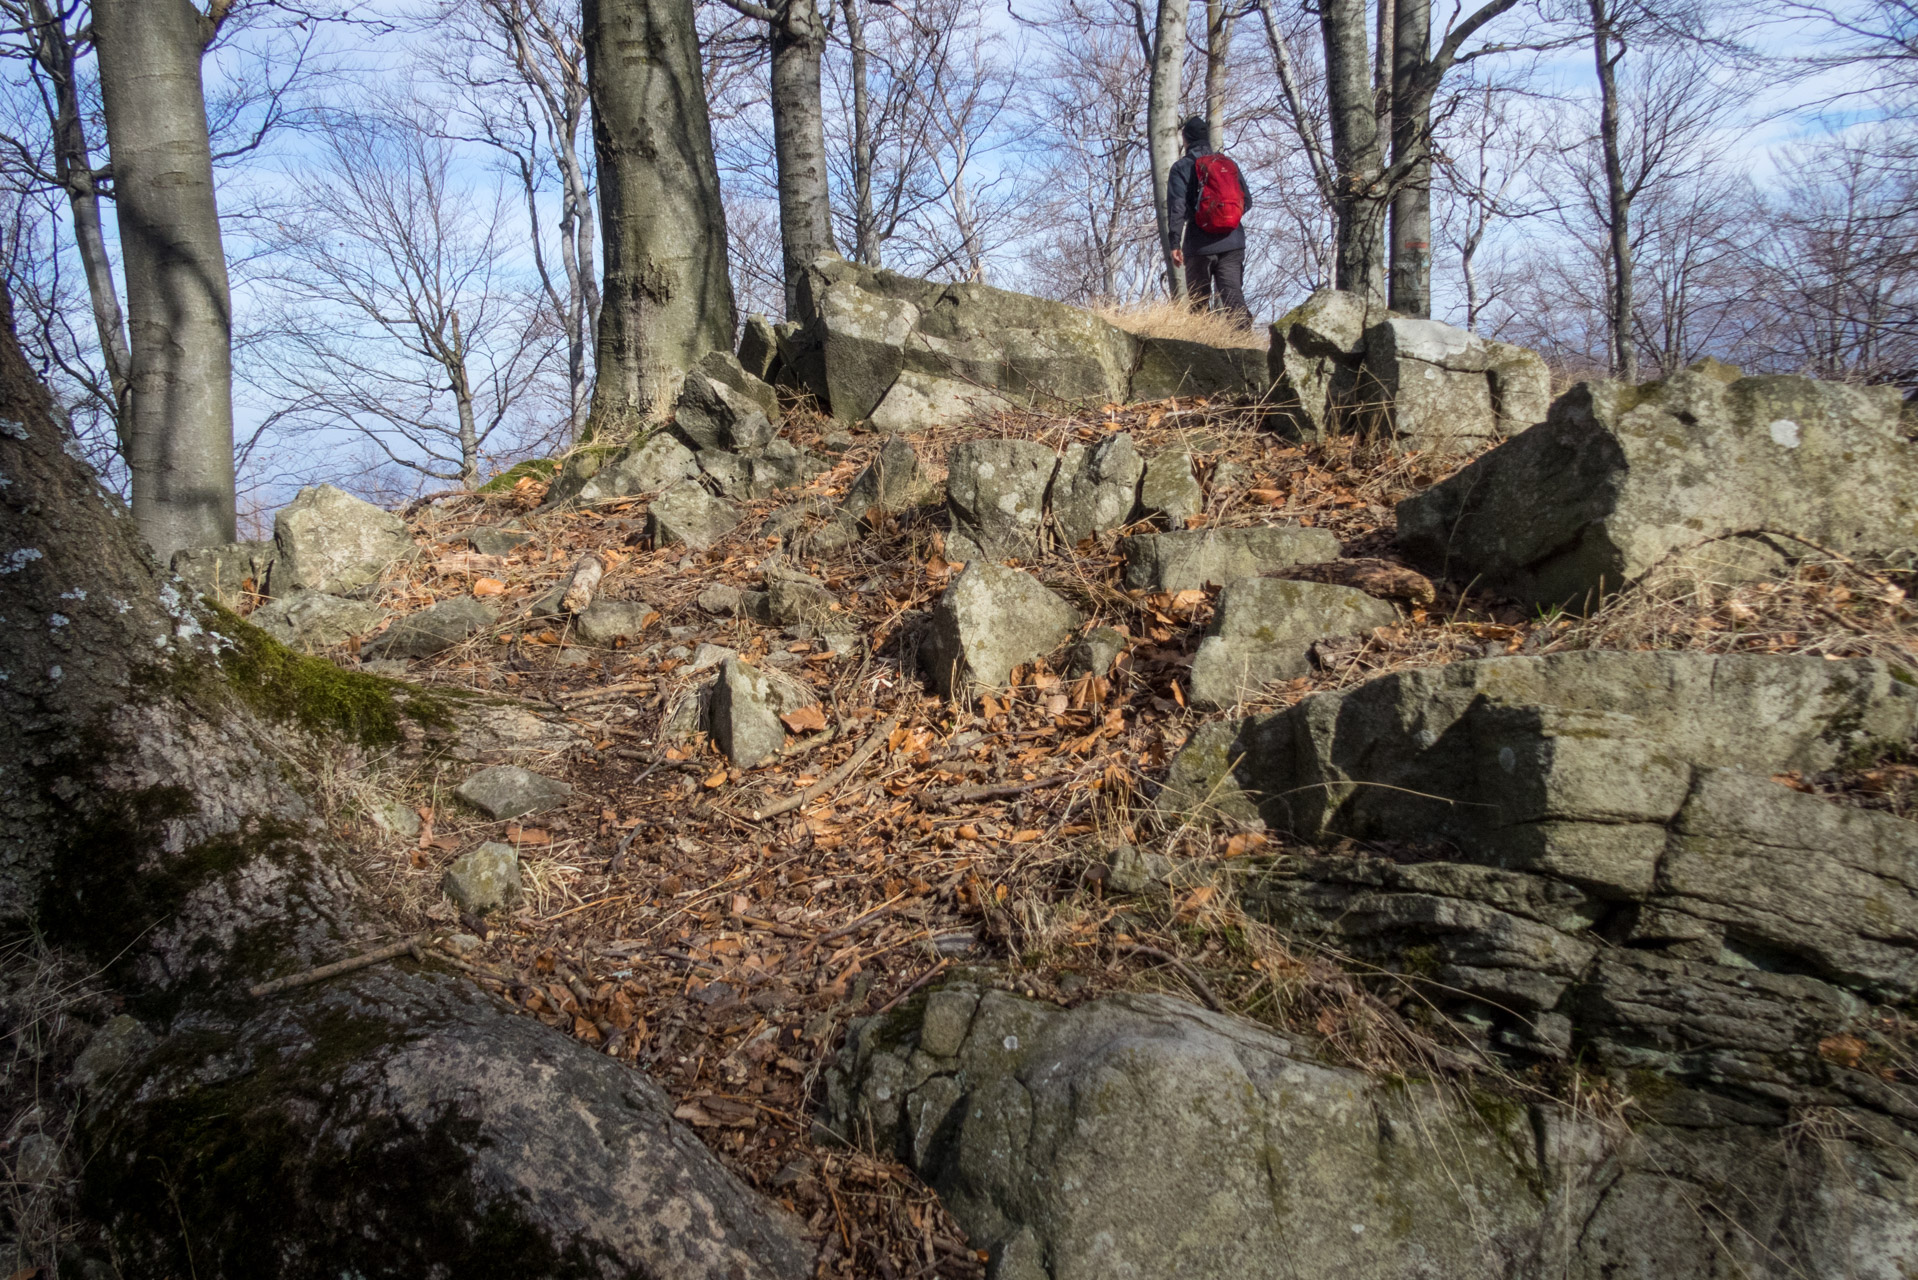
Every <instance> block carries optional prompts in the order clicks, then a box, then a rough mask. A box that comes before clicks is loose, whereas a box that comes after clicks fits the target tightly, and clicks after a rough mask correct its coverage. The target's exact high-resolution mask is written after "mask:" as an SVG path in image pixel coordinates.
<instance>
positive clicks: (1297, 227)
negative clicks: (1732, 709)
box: [0, 0, 1918, 533]
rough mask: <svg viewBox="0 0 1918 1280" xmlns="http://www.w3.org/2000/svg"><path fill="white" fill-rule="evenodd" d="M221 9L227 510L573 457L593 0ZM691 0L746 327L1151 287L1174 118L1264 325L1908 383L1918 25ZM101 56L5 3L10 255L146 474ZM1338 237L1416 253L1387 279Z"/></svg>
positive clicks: (1343, 5) (582, 363)
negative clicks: (909, 305)
mask: <svg viewBox="0 0 1918 1280" xmlns="http://www.w3.org/2000/svg"><path fill="white" fill-rule="evenodd" d="M107 7H108V8H109V9H111V8H116V7H118V6H107ZM138 7H139V6H135V8H136V9H137V8H138ZM176 7H178V8H181V9H184V8H186V7H187V6H185V4H184V3H182V4H181V5H178V6H175V5H171V4H168V5H159V6H154V7H153V8H154V9H155V10H160V9H172V8H176ZM196 12H204V15H205V17H204V21H205V24H206V32H205V35H206V43H205V46H204V50H203V53H202V56H201V59H200V61H201V65H202V69H203V76H204V99H205V113H206V118H207V122H208V133H209V140H210V153H211V159H212V166H213V185H214V189H215V192H216V194H217V202H218V209H219V226H220V232H221V234H222V236H223V238H224V247H225V252H224V257H225V267H226V270H227V272H228V274H229V275H230V320H231V328H232V348H231V364H232V379H233V392H232V395H233V411H232V417H233V423H234V440H235V456H236V463H237V470H238V489H239V493H240V498H239V503H238V506H239V512H240V520H241V526H242V530H243V531H246V530H251V531H252V532H254V533H257V532H258V531H259V530H260V529H261V528H263V525H262V524H261V517H262V515H263V514H265V513H267V512H270V510H271V509H272V508H273V507H275V506H277V505H279V504H280V503H281V502H283V501H285V499H286V498H287V497H288V496H290V493H291V487H292V486H293V485H294V484H296V483H305V482H311V481H315V480H329V481H334V482H338V483H343V484H346V485H347V486H348V487H350V488H353V489H354V490H356V491H358V492H361V493H364V494H366V495H368V496H370V497H373V498H375V499H383V500H387V501H393V500H398V499H401V498H404V497H408V496H412V495H416V494H418V493H421V492H427V491H436V490H442V489H445V488H447V487H449V486H457V485H460V484H463V483H464V484H470V483H472V482H473V481H474V480H476V479H481V480H483V479H484V478H485V477H486V476H487V475H489V474H491V473H493V472H494V471H497V470H499V469H502V468H504V467H505V466H508V465H510V464H511V463H513V462H514V461H516V460H519V459H522V458H527V457H533V456H539V455H546V454H552V453H555V452H558V451H560V450H563V449H564V448H565V447H566V446H568V445H569V444H571V443H572V442H573V440H574V439H575V438H576V436H577V434H578V432H579V431H580V430H581V428H582V427H583V426H584V424H585V422H586V419H587V415H588V412H589V409H590V406H591V403H592V390H593V384H594V376H595V334H596V331H597V329H598V322H599V317H600V314H601V310H602V307H601V287H602V286H601V274H602V270H603V269H604V268H606V266H607V263H606V261H605V257H606V249H607V245H606V243H605V237H604V234H603V232H602V221H601V213H602V211H601V208H600V204H601V197H602V195H603V193H604V188H603V184H602V180H601V179H602V175H601V174H600V173H599V172H598V166H597V164H596V161H595V155H594V141H593V128H594V124H595V120H594V110H593V100H592V95H591V91H590V87H589V84H588V76H587V72H588V67H587V62H588V41H587V39H586V34H585V30H584V27H583V25H582V24H583V14H582V9H581V6H580V5H579V4H577V3H569V2H568V0H383V2H382V3H375V4H353V5H346V4H340V3H334V2H331V0H320V2H316V3H306V2H305V0H297V2H296V0H237V2H234V0H221V2H220V3H217V4H215V5H213V7H212V8H211V9H206V8H205V7H204V6H202V10H197V11H196ZM693 17H694V20H695V21H696V24H697V34H698V45H697V58H698V73H699V75H700V77H701V79H702V81H703V91H704V98H705V103H706V106H707V108H708V111H709V116H710V129H711V137H712V145H713V149H714V156H715V158H716V162H717V170H718V183H719V198H720V203H721V204H722V206H723V214H724V224H725V236H726V245H727V250H728V254H727V257H728V263H727V265H728V268H729V274H730V288H731V290H732V292H733V294H734V302H735V305H736V314H737V316H738V317H739V318H740V319H741V320H743V319H744V317H745V316H746V315H748V314H752V313H760V314H765V315H768V316H770V317H772V318H773V319H775V320H777V319H779V318H780V317H781V316H782V315H783V314H784V313H786V312H787V310H788V309H789V305H790V303H791V298H790V294H789V286H790V284H791V282H792V280H793V278H794V270H793V266H794V259H795V255H805V256H809V255H810V254H811V253H813V252H815V251H818V250H821V249H836V250H837V251H839V252H841V253H843V254H845V255H846V256H848V257H850V258H854V259H856V260H858V261H862V262H866V263H870V264H874V265H882V266H885V267H889V268H892V269H894V270H897V271H900V272H903V273H906V274H910V275H916V276H925V277H929V278H933V279H941V280H963V279H976V280H983V281H986V282H989V283H992V284H996V285H1000V286H1002V287H1007V288H1012V289H1018V290H1022V291H1026V292H1031V293H1035V294H1039V295H1042V296H1046V297H1051V298H1056V299H1060V300H1063V301H1068V302H1072V303H1075V304H1081V305H1090V304H1101V303H1119V304H1137V303H1149V302H1152V301H1154V300H1157V299H1161V298H1163V297H1165V296H1166V294H1167V292H1168V287H1169V284H1170V286H1171V287H1175V288H1176V287H1177V284H1178V281H1177V273H1169V272H1168V271H1167V260H1166V256H1165V254H1164V252H1163V248H1162V244H1161V240H1160V233H1159V224H1158V213H1157V210H1156V209H1155V169H1156V170H1159V171H1160V174H1159V176H1160V177H1161V178H1162V171H1163V168H1164V166H1165V165H1166V164H1167V163H1169V161H1170V159H1171V157H1172V156H1174V155H1176V154H1177V150H1176V139H1172V138H1171V137H1170V135H1167V134H1165V128H1166V124H1167V120H1168V119H1169V120H1170V122H1171V127H1172V128H1174V129H1176V126H1177V123H1178V121H1179V120H1181V119H1183V118H1184V117H1186V116H1188V115H1201V116H1204V117H1206V118H1207V119H1208V120H1209V121H1210V122H1211V124H1212V127H1213V130H1214V133H1215V135H1216V137H1217V139H1218V140H1219V141H1220V142H1222V143H1223V146H1224V147H1225V149H1226V150H1228V151H1229V153H1230V154H1231V155H1232V156H1233V157H1234V158H1235V159H1237V161H1238V162H1239V163H1240V165H1241V166H1242V167H1243V170H1244V172H1245V174H1246V176H1247V179H1248V183H1249V186H1250V189H1251V191H1252V193H1253V207H1252V211H1251V213H1250V214H1249V216H1248V221H1247V225H1248V228H1249V238H1248V253H1247V267H1246V291H1247V297H1248V301H1249V303H1250V306H1251V309H1252V311H1253V313H1254V314H1255V316H1257V317H1258V318H1260V319H1261V320H1265V319H1271V318H1272V317H1274V316H1276V315H1277V314H1279V313H1281V312H1283V311H1284V310H1286V309H1287V308H1288V307H1290V306H1292V305H1295V304H1296V303H1297V302H1298V301H1300V300H1301V299H1303V298H1304V297H1305V296H1306V295H1307V294H1308V293H1309V292H1310V291H1312V290H1313V289H1315V288H1319V287H1323V286H1327V285H1331V284H1339V285H1340V286H1341V287H1348V288H1349V287H1357V286H1359V285H1365V286H1369V287H1375V288H1377V289H1379V290H1381V291H1384V290H1386V289H1388V288H1389V290H1390V291H1391V294H1392V297H1393V301H1394V306H1395V307H1397V308H1398V309H1400V310H1412V311H1415V312H1416V311H1418V310H1421V309H1423V308H1422V307H1421V306H1419V305H1409V306H1408V305H1405V304H1404V302H1403V301H1402V299H1403V298H1410V299H1412V300H1413V301H1414V302H1415V303H1417V302H1419V301H1423V302H1424V303H1425V304H1426V305H1429V307H1430V313H1431V314H1432V315H1433V316H1434V317H1436V318H1440V319H1446V320H1450V321H1452V322H1454V323H1458V324H1462V325H1464V326H1466V327H1469V328H1472V329H1474V330H1477V331H1479V332H1482V333H1484V334H1486V335H1487V336H1491V337H1496V338H1500V339H1503V340H1506V341H1511V342H1516V343H1519V344H1521V345H1525V346H1530V347H1532V348H1534V349H1536V350H1538V351H1540V352H1541V353H1542V354H1544V355H1545V356H1546V358H1547V359H1548V361H1549V362H1551V363H1552V364H1553V366H1554V368H1555V370H1556V371H1557V372H1559V373H1560V374H1561V375H1567V376H1578V375H1583V374H1586V373H1591V372H1595V371H1596V372H1607V371H1618V372H1622V373H1627V374H1632V375H1637V376H1643V377H1653V376H1659V375H1661V374H1663V373H1665V372H1668V371H1670V370H1672V369H1675V368H1678V367H1682V366H1684V365H1685V364H1688V363H1690V362H1692V361H1694V360H1696V359H1697V358H1699V357H1700V356H1702V355H1706V354H1710V355H1716V356H1720V357H1722V358H1725V359H1727V360H1730V361H1732V362H1735V363H1737V364H1739V365H1741V366H1742V367H1744V368H1747V369H1753V370H1760V371H1764V370H1771V371H1796V372H1807V373H1812V374H1815V375H1817V376H1820V377H1827V378H1843V379H1855V380H1864V381H1885V380H1891V381H1897V382H1900V383H1904V384H1909V382H1910V381H1911V380H1912V379H1913V376H1914V375H1913V371H1914V370H1915V369H1918V333H1915V332H1914V320H1913V315H1914V310H1913V301H1914V274H1913V273H1914V247H1913V246H1914V244H1918V239H1915V238H1914V237H1918V191H1915V189H1914V181H1913V175H1914V172H1918V126H1915V125H1914V120H1918V115H1914V112H1915V111H1918V98H1915V97H1914V94H1913V89H1914V78H1915V70H1914V69H1918V15H1915V14H1914V10H1913V7H1912V6H1911V5H1910V4H1909V3H1908V2H1907V0H1844V2H1843V3H1840V4H1835V5H1827V4H1824V3H1818V2H1815V0H1769V3H1767V4H1765V5H1763V6H1761V7H1759V8H1757V9H1754V8H1753V7H1752V6H1749V5H1734V4H1730V3H1727V2H1726V0H1578V2H1576V3H1568V2H1566V0H1524V2H1523V3H1515V2H1513V0H1490V2H1489V3H1486V4H1483V5H1481V6H1478V7H1476V8H1474V7H1471V6H1463V5H1455V6H1438V7H1432V6H1430V5H1429V4H1428V3H1425V0H1397V3H1396V4H1394V3H1393V0H1374V2H1373V3H1372V4H1370V5H1369V6H1368V5H1367V4H1366V3H1365V2H1364V0H1328V2H1327V3H1325V4H1323V5H1319V6H1313V5H1309V4H1306V3H1301V2H1300V0H1210V3H1188V2H1187V0H1152V2H1149V0H1010V2H1009V3H999V0H897V2H896V3H895V2H887V3H874V2H873V0H804V2H803V3H787V4H784V5H780V6H774V7H772V8H768V7H766V6H764V5H762V4H760V3H757V2H756V0H702V2H701V3H699V4H697V5H696V6H695V7H694V10H693ZM99 31H100V24H99V22H98V21H96V17H95V15H94V14H93V13H92V12H91V10H90V7H89V5H88V4H86V3H83V2H82V0H0V41H3V47H0V52H3V53H4V54H5V55H6V56H5V58H4V60H0V75H4V81H3V82H0V174H4V179H5V180H4V183H0V261H3V262H4V267H5V272H6V276H7V281H8V287H9V290H10V292H11V293H12V295H13V297H14V299H15V303H16V308H17V311H18V313H19V315H20V318H21V329H22V338H23V341H24V343H25V345H26V347H27V350H28V354H29V358H30V359H31V360H32V361H33V362H34V364H35V365H36V366H37V370H38V372H40V373H41V374H42V375H43V376H44V377H45V378H47V379H48V381H49V382H50V383H51V385H52V386H53V387H54V389H55V393H56V395H57V397H58V399H59V405H60V408H61V410H62V411H63V412H64V413H65V414H66V415H67V416H68V417H69V418H70V419H71V421H72V422H73V424H74V427H75V430H76V432H77V434H78V435H79V436H80V438H81V440H82V441H83V442H84V443H85V444H86V446H87V447H88V449H89V450H90V452H91V454H92V457H93V461H94V462H95V463H96V466H97V468H98V469H99V470H101V471H102V472H103V473H104V474H106V475H107V476H108V477H109V478H110V479H112V480H114V481H115V482H117V483H119V484H121V485H122V486H123V487H124V486H125V485H126V482H127V477H128V471H127V461H128V458H129V456H130V455H129V454H128V448H129V447H130V446H129V445H128V444H127V443H126V442H127V441H129V440H130V439H132V438H133V437H135V436H137V435H138V433H137V432H135V431H132V430H131V419H132V418H133V417H134V416H135V415H137V413H138V409H137V407H132V406H131V393H130V390H129V387H130V383H129V381H128V363H129V355H128V351H127V349H126V338H125V336H124V335H125V333H126V323H127V322H126V320H125V319H124V317H123V315H122V309H123V307H124V305H125V299H126V296H127V290H128V288H129V287H134V288H137V287H138V285H137V283H133V284H131V285H130V280H129V277H130V275H131V274H132V272H133V271H134V267H133V266H131V265H129V264H127V263H124V262H122V261H121V259H122V255H123V254H124V253H125V252H126V250H127V242H126V238H125V237H124V235H123V228H124V227H125V225H126V213H127V211H126V210H125V209H123V208H121V207H120V205H121V203H122V200H123V199H124V197H122V195H121V191H120V186H119V185H118V184H116V182H115V178H114V165H115V163H116V160H117V158H116V157H114V156H113V155H112V154H111V153H110V148H109V145H108V144H109V139H108V137H107V134H108V132H109V130H108V125H109V123H110V120H109V118H108V117H109V116H110V111H109V110H108V108H109V107H110V106H111V103H110V102H105V101H103V98H102V94H101V92H100V80H101V73H102V66H101V63H100V58H99V41H98V39H97V37H98V35H99ZM1168 33H1169V34H1171V35H1172V36H1173V37H1174V38H1173V39H1171V40H1167V39H1165V36H1166V35H1167V34H1168ZM1181 36H1182V40H1181V39H1180V38H1179V37H1181ZM1328 51H1330V54H1331V56H1330V59H1328ZM1328 68H1329V69H1330V70H1331V71H1332V73H1333V74H1331V75H1328ZM1155 126H1156V127H1157V130H1158V132H1159V134H1160V137H1161V141H1160V142H1159V143H1158V144H1156V145H1155V142H1154V132H1155ZM782 166H783V168H782ZM782 172H788V173H789V174H790V175H795V176H796V178H798V179H803V181H796V180H794V178H792V177H789V180H788V181H787V182H785V183H784V184H782V182H781V178H780V175H781V173H782ZM782 185H783V187H784V188H785V189H784V190H783V191H782ZM1158 185H1161V186H1162V183H1160V184H1158ZM1355 193H1357V194H1355ZM690 195H691V197H692V199H693V202H694V204H695V205H697V204H699V203H701V202H703V201H704V200H705V199H706V196H705V194H703V193H700V192H697V191H695V192H692V193H690ZM1354 201H1357V202H1358V206H1359V207H1358V208H1357V211H1356V212H1354V209H1353V208H1352V207H1350V206H1352V205H1353V202H1354ZM1342 202H1343V204H1344V205H1345V206H1347V207H1346V210H1345V214H1344V215H1342V214H1341V207H1342ZM1421 204H1422V205H1424V206H1425V208H1424V211H1423V213H1421V211H1420V209H1419V208H1418V206H1419V205H1421ZM1421 218H1423V219H1424V221H1421V220H1420V219H1421ZM1388 220H1390V225H1389V226H1388V225H1387V224H1388ZM1342 227H1344V228H1345V229H1346V230H1345V231H1342V230H1341V228H1342ZM1347 232H1352V233H1353V234H1356V235H1358V236H1359V237H1360V238H1361V239H1365V238H1367V237H1370V238H1371V239H1375V240H1377V241H1379V242H1384V241H1386V240H1388V239H1389V241H1390V248H1389V252H1388V253H1386V254H1383V255H1381V256H1380V260H1379V261H1378V262H1377V263H1375V264H1372V265H1371V266H1368V267H1365V268H1364V270H1375V271H1376V273H1377V274H1375V275H1374V276H1372V277H1370V278H1368V279H1365V280H1359V279H1357V278H1356V275H1355V272H1357V273H1359V274H1362V272H1361V271H1360V269H1359V268H1358V267H1355V266H1354V263H1353V260H1352V253H1353V252H1354V250H1353V245H1352V235H1349V234H1347ZM1360 247H1361V248H1362V247H1363V246H1360ZM1386 257H1389V258H1390V261H1389V263H1388V262H1387V261H1386V260H1385V258H1386ZM1621 258H1623V259H1624V260H1627V261H1628V262H1629V264H1630V267H1631V270H1630V272H1629V273H1621V270H1620V263H1621ZM799 265H803V262H801V263H800V264H799ZM1388 270H1389V271H1390V278H1389V280H1388V279H1387V278H1386V276H1385V273H1386V272H1387V271H1388ZM1408 272H1409V273H1411V274H1406V273H1408ZM1421 272H1422V273H1424V274H1423V277H1422V283H1421V281H1420V277H1419V273H1421ZM1402 286H1404V287H1403V288H1402ZM1421 288H1422V289H1423V291H1424V292H1423V294H1421V292H1420V289H1421ZM226 289H227V285H226V284H225V283H224V282H222V283H221V285H220V290H221V292H223V293H224V292H225V291H226ZM209 305H211V304H209ZM213 311H214V312H217V313H219V314H220V315H221V316H222V317H224V316H225V314H226V313H225V311H224V310H223V309H222V308H221V307H218V306H214V307H213ZM216 445H217V442H216ZM136 505H138V503H137V501H136Z"/></svg>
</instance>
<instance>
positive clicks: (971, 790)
mask: <svg viewBox="0 0 1918 1280" xmlns="http://www.w3.org/2000/svg"><path fill="white" fill-rule="evenodd" d="M1077 776H1078V775H1077V774H1073V773H1055V774H1054V775H1052V776H1051V777H1050V778H1040V779H1037V780H1036V781H1033V782H1005V783H994V784H993V785H992V786H987V787H960V788H958V789H957V790H955V791H948V792H946V793H945V794H944V795H929V796H926V797H925V803H926V805H927V806H928V807H931V806H932V805H954V804H971V803H972V802H974V801H976V800H1004V799H1006V798H1007V797H1009V796H1022V795H1025V794H1026V793H1027V792H1029V791H1043V790H1045V789H1046V788H1047V787H1056V786H1058V785H1059V784H1061V783H1064V782H1070V781H1072V780H1073V779H1074V778H1076V777H1077Z"/></svg>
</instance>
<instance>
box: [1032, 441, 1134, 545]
mask: <svg viewBox="0 0 1918 1280" xmlns="http://www.w3.org/2000/svg"><path fill="white" fill-rule="evenodd" d="M1144 474H1145V460H1144V459H1143V458H1141V457H1140V456H1139V451H1138V450H1136V449H1134V448H1133V447H1132V435H1131V433H1130V432H1124V431H1122V432H1120V433H1118V434H1117V435H1113V436H1108V437H1106V438H1105V439H1104V440H1101V441H1100V442H1099V443H1098V444H1095V445H1083V444H1078V443H1073V444H1070V445H1068V446H1066V452H1065V456H1064V457H1063V458H1061V459H1060V460H1059V474H1058V475H1057V477H1055V478H1054V480H1053V482H1052V526H1053V528H1054V530H1055V531H1057V533H1058V535H1059V541H1060V542H1061V543H1062V544H1063V545H1064V546H1065V547H1067V548H1068V549H1070V548H1072V547H1076V546H1078V545H1079V544H1080V543H1081V542H1083V541H1084V540H1085V539H1087V538H1092V537H1097V536H1098V535H1099V534H1102V533H1108V532H1110V531H1112V530H1113V529H1117V528H1119V527H1120V526H1121V525H1124V524H1126V523H1127V522H1128V521H1130V520H1131V519H1132V513H1133V511H1134V510H1135V509H1136V508H1137V507H1138V505H1139V478H1140V477H1141V476H1142V475H1144Z"/></svg>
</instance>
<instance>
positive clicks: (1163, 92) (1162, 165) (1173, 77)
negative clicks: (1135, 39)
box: [1145, 0, 1188, 298]
mask: <svg viewBox="0 0 1918 1280" xmlns="http://www.w3.org/2000/svg"><path fill="white" fill-rule="evenodd" d="M1187 4H1188V0H1159V25H1158V30H1157V32H1156V34H1155V35H1154V37H1153V44H1152V75H1151V80H1150V82H1149V85H1148V89H1147V98H1146V120H1145V127H1146V150H1147V153H1148V154H1149V155H1150V156H1151V159H1152V207H1153V211H1154V212H1155V213H1156V214H1157V215H1158V222H1159V252H1160V254H1161V255H1162V256H1163V257H1164V259H1165V280H1166V292H1167V293H1169V294H1171V295H1172V296H1173V297H1175V298H1183V297H1185V273H1184V272H1182V271H1180V270H1179V269H1178V267H1177V266H1176V265H1174V263H1173V261H1172V251H1173V249H1175V248H1177V247H1178V246H1177V244H1175V243H1174V237H1176V236H1179V235H1181V234H1183V232H1184V228H1183V227H1175V226H1172V225H1171V223H1170V222H1169V221H1168V219H1167V216H1166V207H1165V201H1166V179H1167V177H1168V175H1169V174H1170V173H1171V172H1172V162H1173V161H1174V160H1176V159H1178V158H1179V89H1180V82H1181V81H1182V80H1183V79H1184V76H1185V24H1186V14H1187V11H1188V9H1187Z"/></svg>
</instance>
